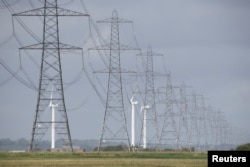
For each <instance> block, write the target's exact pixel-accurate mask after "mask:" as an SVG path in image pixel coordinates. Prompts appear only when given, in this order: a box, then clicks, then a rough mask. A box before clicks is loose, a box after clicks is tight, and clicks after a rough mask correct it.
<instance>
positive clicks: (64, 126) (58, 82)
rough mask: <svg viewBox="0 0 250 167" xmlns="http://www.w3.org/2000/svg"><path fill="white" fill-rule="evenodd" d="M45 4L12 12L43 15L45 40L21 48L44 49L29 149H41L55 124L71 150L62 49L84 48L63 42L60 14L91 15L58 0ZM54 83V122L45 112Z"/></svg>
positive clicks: (64, 142)
mask: <svg viewBox="0 0 250 167" xmlns="http://www.w3.org/2000/svg"><path fill="white" fill-rule="evenodd" d="M42 2H43V3H44V6H43V7H41V8H37V9H33V10H29V11H25V12H21V13H17V14H14V15H13V16H41V17H43V37H42V41H41V42H39V43H37V44H33V45H30V46H26V47H22V48H20V49H32V50H42V57H41V67H40V79H39V90H38V99H37V105H36V112H35V119H34V122H33V128H32V138H31V143H30V151H36V150H39V143H40V141H41V140H42V139H43V137H44V136H45V134H46V133H47V131H48V129H49V127H50V126H52V125H56V126H55V131H56V133H57V134H58V135H59V137H60V139H61V140H62V142H63V144H64V145H65V146H68V148H69V151H72V150H73V148H72V142H71V135H70V130H69V123H68V116H67V112H66V106H65V98H64V89H63V79H62V67H61V55H60V52H61V50H73V49H77V50H80V51H82V48H79V47H74V46H71V45H68V44H63V43H61V42H60V40H59V39H60V37H59V22H58V17H59V16H88V15H87V14H83V13H79V12H74V11H71V10H67V9H63V8H60V7H58V4H57V0H44V1H42ZM51 87H54V88H55V90H54V91H53V95H54V97H53V99H52V100H53V102H54V103H55V104H58V107H57V109H58V110H57V111H58V117H59V118H58V119H57V120H58V121H54V122H52V121H51V120H49V116H48V115H47V117H46V116H45V111H46V109H47V106H48V105H49V103H50V101H51V99H50V94H51V90H50V89H49V88H51Z"/></svg>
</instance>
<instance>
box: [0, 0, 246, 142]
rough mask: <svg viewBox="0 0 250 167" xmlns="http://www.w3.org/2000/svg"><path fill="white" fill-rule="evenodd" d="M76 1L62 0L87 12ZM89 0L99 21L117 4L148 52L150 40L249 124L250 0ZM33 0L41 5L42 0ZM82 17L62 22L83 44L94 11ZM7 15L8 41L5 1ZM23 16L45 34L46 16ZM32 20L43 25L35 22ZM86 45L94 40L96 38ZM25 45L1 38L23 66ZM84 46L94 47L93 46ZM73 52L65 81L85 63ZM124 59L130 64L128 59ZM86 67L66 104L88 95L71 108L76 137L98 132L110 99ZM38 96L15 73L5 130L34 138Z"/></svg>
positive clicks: (236, 120) (219, 105) (1, 93)
mask: <svg viewBox="0 0 250 167" xmlns="http://www.w3.org/2000/svg"><path fill="white" fill-rule="evenodd" d="M10 2H11V1H10ZM13 2H14V0H13ZM64 2H69V1H66V0H65V1H64ZM73 2H74V3H75V4H76V5H75V4H74V3H72V4H69V5H68V6H66V7H65V6H63V7H64V8H68V7H69V8H71V9H74V10H77V11H81V12H84V9H83V7H82V6H81V4H80V3H79V1H78V0H75V1H73ZM25 3H26V5H24V4H22V2H19V3H17V4H15V5H13V6H12V7H13V9H14V10H16V11H17V12H21V11H25V10H28V9H31V6H29V5H27V4H28V3H27V2H26V1H25ZM84 3H85V5H86V7H87V9H88V11H89V14H90V15H91V16H92V19H93V20H94V21H97V20H100V19H104V18H110V17H111V13H112V10H113V9H116V10H117V11H118V15H119V16H120V17H121V18H124V19H128V20H132V21H134V33H135V35H136V37H137V41H138V43H139V46H140V47H141V48H142V50H143V52H144V51H146V49H147V47H148V46H149V45H150V46H152V48H153V50H154V51H155V52H158V53H162V54H164V55H165V57H164V60H165V65H166V68H167V69H168V70H171V73H172V78H173V82H174V83H175V84H180V83H181V82H182V81H185V83H186V84H187V85H191V86H192V87H193V88H194V89H195V91H196V92H197V93H200V94H203V95H204V96H205V97H206V98H207V99H208V100H207V103H208V105H211V106H213V107H214V108H216V109H220V110H221V111H223V112H224V114H225V116H226V119H227V120H228V122H229V123H232V125H233V126H234V127H240V128H246V129H247V130H248V132H250V128H249V127H250V122H249V117H250V22H249V18H250V1H249V0H209V1H208V0H207V1H202V0H154V1H153V0H146V1H145V0H136V1H134V0H127V1H123V0H106V1H97V0H85V1H84ZM34 4H35V6H36V7H39V6H41V5H42V4H41V3H34ZM77 4H78V5H77ZM81 20H83V22H81V23H78V22H79V19H78V20H77V19H75V18H74V20H73V21H70V19H69V18H67V20H63V19H61V20H60V21H62V22H63V21H66V22H67V23H65V24H63V23H61V22H60V23H61V24H62V28H61V29H62V30H61V31H60V32H61V35H62V36H64V35H63V33H64V32H65V33H66V34H65V36H64V37H61V39H62V41H63V42H65V43H68V44H74V45H81V44H83V43H84V42H85V41H86V40H87V39H82V38H79V36H82V37H83V38H85V37H86V38H87V37H88V31H89V29H88V21H87V19H84V18H83V19H80V21H81ZM0 21H1V32H0V42H1V43H2V42H3V41H5V40H6V39H7V38H8V36H9V35H11V33H12V23H11V17H10V13H9V11H8V10H7V9H6V8H2V2H1V9H0ZM24 22H25V23H26V24H27V25H28V26H31V29H32V28H35V29H36V30H34V29H32V30H33V31H34V32H36V31H37V33H38V35H39V32H38V29H39V25H41V23H40V22H39V19H37V18H35V19H33V20H32V19H31V21H30V20H29V19H27V18H25V19H24ZM33 22H34V23H35V22H36V23H37V25H36V24H32V23H33ZM36 26H37V28H36ZM79 27H80V28H79ZM98 27H102V28H103V29H100V32H101V33H103V34H105V33H106V36H107V35H108V33H109V32H108V31H109V30H108V29H107V28H106V29H105V26H102V25H100V26H99V25H98ZM19 28H20V29H21V27H20V26H18V23H17V21H15V29H16V31H17V34H18V36H19V38H20V39H21V40H22V42H23V43H24V44H25V45H27V44H32V43H34V42H35V41H34V39H32V38H30V37H29V35H28V34H27V33H25V32H24V31H23V30H19ZM121 30H122V32H124V33H127V34H129V33H130V32H131V33H133V30H131V29H130V30H129V28H127V29H122V28H121ZM81 31H85V32H81ZM76 32H77V33H78V34H77V33H76ZM67 33H68V34H67ZM79 34H80V35H79ZM104 37H105V35H104ZM131 39H132V35H131V37H128V40H131ZM86 46H91V42H89V43H88V45H86ZM19 47H20V46H19V45H18V43H17V42H16V40H15V39H14V38H12V39H11V40H10V41H8V42H7V43H6V44H3V45H2V46H0V58H1V59H2V60H4V61H5V62H6V63H7V64H8V65H9V66H10V67H12V68H13V69H14V70H17V69H18V67H19V63H18V48H19ZM84 47H85V45H84ZM86 50H87V48H84V51H86ZM85 53H86V55H88V52H87V51H86V52H85ZM23 54H24V56H22V63H23V68H24V69H25V70H26V71H28V72H27V73H28V74H29V77H30V78H31V80H32V81H33V82H34V83H35V84H36V85H37V84H38V72H39V71H38V70H37V69H36V68H37V67H35V65H33V64H32V63H31V60H30V59H29V58H27V57H28V56H25V53H23ZM94 54H95V53H94V52H91V53H90V55H94ZM130 54H135V53H130ZM130 56H131V55H130ZM73 57H74V58H69V57H67V56H66V55H65V56H64V57H63V63H64V64H65V67H63V68H64V69H63V70H65V73H66V74H65V77H64V79H65V82H66V83H67V82H70V81H72V80H74V78H75V77H76V76H77V74H78V73H79V71H80V69H81V63H79V62H80V61H81V58H80V56H77V55H76V56H73ZM91 59H92V60H93V59H95V57H92V58H91ZM26 60H27V61H26ZM123 64H124V66H125V67H126V66H127V64H126V62H124V63H123ZM33 68H35V69H36V70H34V71H35V72H32V69H33ZM101 68H103V67H100V68H97V67H96V69H101ZM67 73H70V74H67ZM20 75H21V76H22V77H24V78H25V74H24V73H23V72H20ZM81 75H82V76H83V78H82V79H80V80H79V82H77V83H75V84H74V85H72V86H71V87H69V88H68V89H66V91H65V94H66V103H67V104H68V107H67V108H72V107H75V106H77V105H79V104H80V103H82V102H83V101H85V102H84V106H83V107H81V108H79V109H78V110H76V111H72V112H69V114H68V115H69V123H70V129H71V133H72V134H71V135H72V138H74V139H82V138H83V139H86V138H95V139H98V138H99V135H100V129H101V124H102V120H103V112H104V107H103V106H102V104H101V102H100V100H99V99H98V97H97V96H96V94H95V92H94V91H93V90H92V88H91V87H90V85H89V83H88V81H87V79H86V77H85V75H83V74H81ZM0 76H1V77H0V83H2V82H4V81H5V80H6V79H8V78H9V77H10V74H9V73H7V72H6V71H5V70H4V68H3V67H1V66H0ZM26 80H27V78H26ZM83 85H84V86H83ZM104 86H106V85H105V84H104ZM36 97H37V94H36V92H34V91H32V90H30V89H28V88H26V87H25V86H23V85H22V84H20V83H19V82H18V81H16V80H15V79H12V80H10V81H9V82H8V83H7V84H3V85H1V86H0V138H8V137H9V138H13V139H16V138H21V137H24V138H27V139H29V138H30V135H31V127H32V123H33V118H34V114H35V105H36ZM82 99H83V100H82ZM248 140H249V134H248Z"/></svg>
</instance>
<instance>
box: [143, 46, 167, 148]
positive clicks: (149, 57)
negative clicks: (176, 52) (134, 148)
mask: <svg viewBox="0 0 250 167" xmlns="http://www.w3.org/2000/svg"><path fill="white" fill-rule="evenodd" d="M141 56H146V68H145V74H144V75H145V78H146V83H145V92H144V94H145V96H144V106H148V107H147V110H146V111H144V112H146V120H145V122H147V125H146V127H145V126H142V130H141V137H140V143H139V145H142V142H143V143H144V144H143V145H144V146H143V147H144V148H148V147H151V148H156V147H157V146H158V145H159V130H158V121H157V113H156V106H155V96H156V92H155V85H154V77H155V76H156V75H159V76H163V75H161V74H156V73H155V72H154V61H153V57H154V56H163V55H162V54H158V53H155V52H153V51H152V48H151V47H148V50H147V52H145V53H142V54H141ZM144 116H145V114H144ZM144 119H145V118H144ZM144 128H146V129H147V132H146V133H147V135H146V136H145V137H144V138H146V139H144V141H142V136H143V133H145V132H143V129H144ZM145 140H146V141H145Z"/></svg>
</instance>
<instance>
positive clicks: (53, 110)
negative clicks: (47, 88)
mask: <svg viewBox="0 0 250 167" xmlns="http://www.w3.org/2000/svg"><path fill="white" fill-rule="evenodd" d="M52 99H53V88H52V91H51V95H50V103H49V107H50V109H51V150H52V149H55V114H56V113H55V111H56V108H57V107H58V104H54V103H53V100H52Z"/></svg>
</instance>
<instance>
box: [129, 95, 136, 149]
mask: <svg viewBox="0 0 250 167" xmlns="http://www.w3.org/2000/svg"><path fill="white" fill-rule="evenodd" d="M134 96H135V95H133V96H132V97H131V99H130V103H131V108H132V110H131V146H132V147H134V146H135V105H136V104H138V101H133V99H134Z"/></svg>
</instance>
